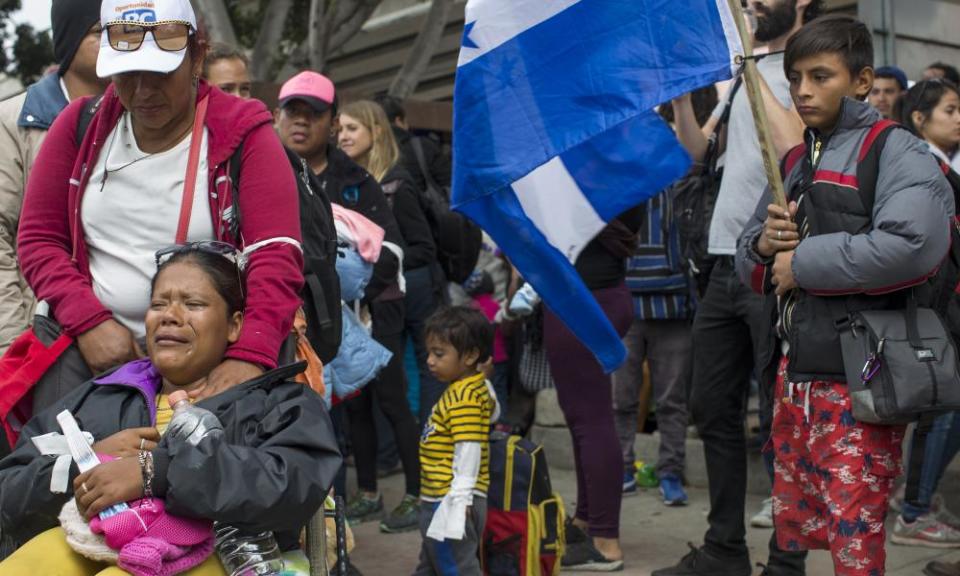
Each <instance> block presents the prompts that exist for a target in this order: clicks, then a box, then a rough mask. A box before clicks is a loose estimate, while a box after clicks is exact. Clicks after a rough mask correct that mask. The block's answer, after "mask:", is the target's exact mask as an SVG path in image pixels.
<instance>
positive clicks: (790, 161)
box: [780, 142, 807, 179]
mask: <svg viewBox="0 0 960 576" xmlns="http://www.w3.org/2000/svg"><path fill="white" fill-rule="evenodd" d="M806 153H807V144H806V143H805V142H804V143H802V144H797V145H796V146H794V147H793V148H791V149H790V151H789V152H787V155H786V156H784V157H783V164H782V165H781V166H780V174H781V175H782V176H783V178H784V179H785V178H786V177H787V176H789V175H790V173H791V172H793V169H794V168H796V167H797V163H799V162H800V161H801V160H803V157H804V156H805V155H806Z"/></svg>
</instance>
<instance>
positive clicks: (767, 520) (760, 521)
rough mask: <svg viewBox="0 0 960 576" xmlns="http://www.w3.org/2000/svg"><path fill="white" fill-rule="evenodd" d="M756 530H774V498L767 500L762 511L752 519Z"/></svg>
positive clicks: (751, 522)
mask: <svg viewBox="0 0 960 576" xmlns="http://www.w3.org/2000/svg"><path fill="white" fill-rule="evenodd" d="M750 525H751V526H753V527H754V528H773V498H765V499H764V501H763V507H761V508H760V511H759V512H757V513H756V514H754V515H753V518H750Z"/></svg>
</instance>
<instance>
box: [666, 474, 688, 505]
mask: <svg viewBox="0 0 960 576" xmlns="http://www.w3.org/2000/svg"><path fill="white" fill-rule="evenodd" d="M660 495H661V496H663V503H664V504H666V505H667V506H686V505H687V493H686V492H685V491H684V490H683V483H682V482H680V477H679V476H676V475H674V474H664V475H663V476H662V477H661V478H660Z"/></svg>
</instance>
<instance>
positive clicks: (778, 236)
mask: <svg viewBox="0 0 960 576" xmlns="http://www.w3.org/2000/svg"><path fill="white" fill-rule="evenodd" d="M782 235H783V230H777V240H780V237H781V236H782Z"/></svg>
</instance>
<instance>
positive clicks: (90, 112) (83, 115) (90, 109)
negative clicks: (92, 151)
mask: <svg viewBox="0 0 960 576" xmlns="http://www.w3.org/2000/svg"><path fill="white" fill-rule="evenodd" d="M101 102H103V94H100V95H99V96H94V97H92V98H90V101H89V102H87V104H86V105H85V106H84V107H83V110H81V111H80V116H77V130H76V133H75V134H74V142H75V143H76V145H77V148H80V145H81V144H83V138H84V136H86V135H87V130H88V129H89V128H90V123H91V122H92V121H93V117H94V116H95V115H96V114H97V110H99V109H100V103H101Z"/></svg>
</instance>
